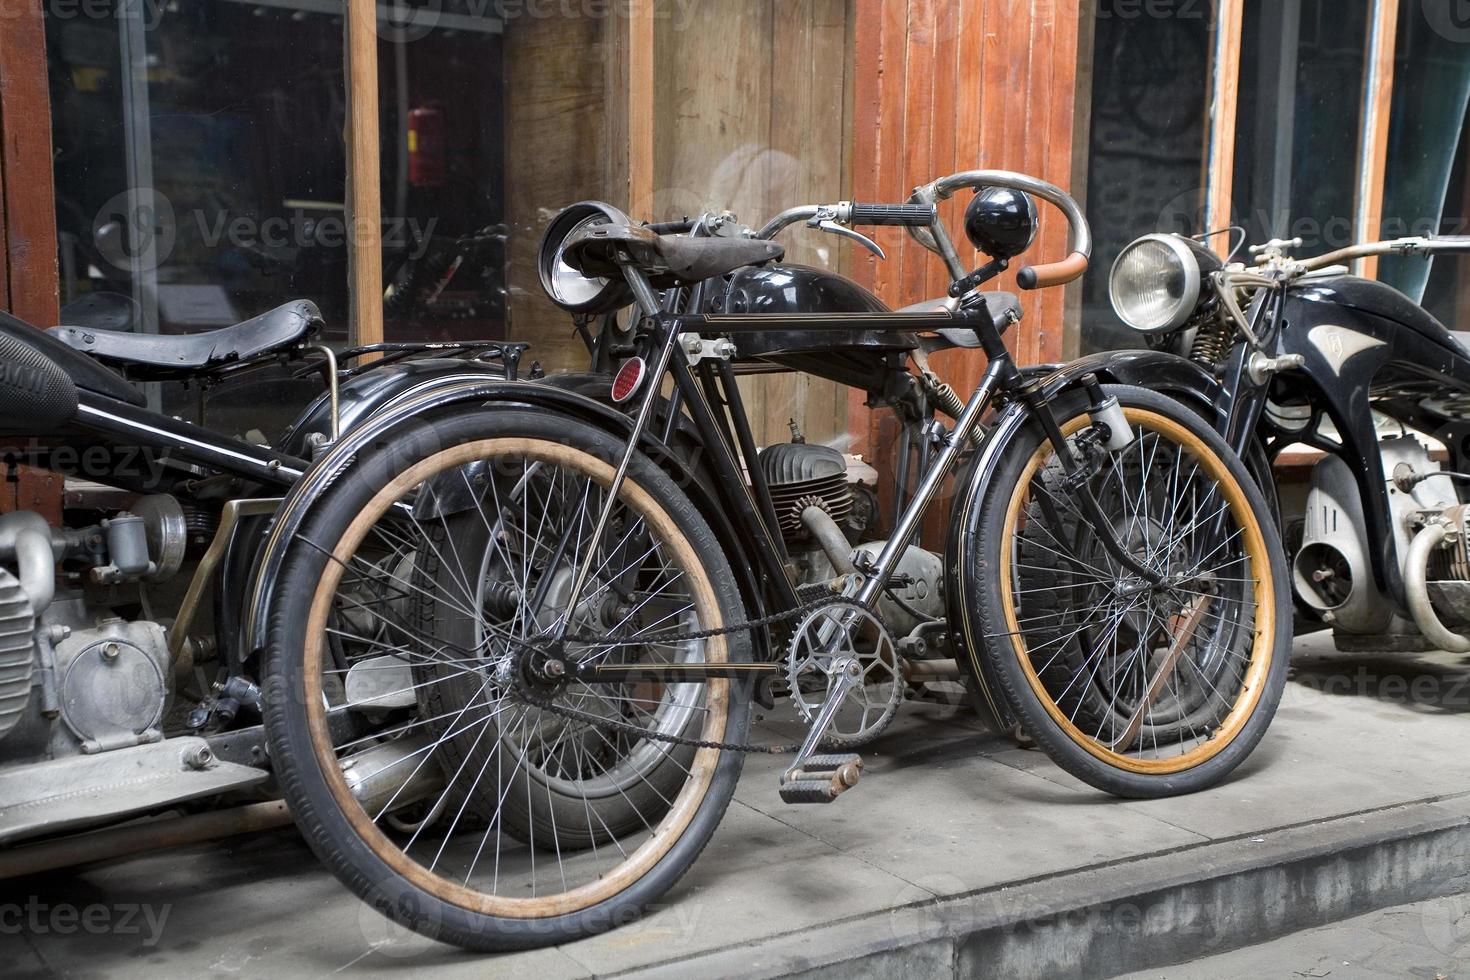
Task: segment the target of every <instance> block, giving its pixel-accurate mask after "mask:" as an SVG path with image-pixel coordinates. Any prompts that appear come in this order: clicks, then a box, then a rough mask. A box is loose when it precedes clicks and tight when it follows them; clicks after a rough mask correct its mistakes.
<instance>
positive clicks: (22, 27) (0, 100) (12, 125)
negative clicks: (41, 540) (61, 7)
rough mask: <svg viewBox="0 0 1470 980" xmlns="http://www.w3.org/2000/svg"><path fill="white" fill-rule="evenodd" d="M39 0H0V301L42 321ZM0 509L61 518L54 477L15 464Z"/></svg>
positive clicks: (48, 183)
mask: <svg viewBox="0 0 1470 980" xmlns="http://www.w3.org/2000/svg"><path fill="white" fill-rule="evenodd" d="M41 9H42V8H41V3H40V0H0V309H5V310H9V311H10V312H12V313H14V314H15V315H16V316H18V317H20V318H21V319H23V320H27V321H29V322H31V323H34V324H36V325H37V326H38V327H47V326H51V325H53V324H55V323H56V321H57V320H58V319H59V318H60V292H59V290H60V285H59V279H60V273H59V271H58V269H57V264H56V214H55V202H56V195H55V192H54V190H53V187H54V183H55V181H54V177H53V174H52V170H51V96H50V92H49V90H48V88H47V81H46V31H45V22H44V20H43V19H42V12H41ZM9 476H10V474H9V473H7V474H6V477H7V478H6V479H5V480H4V481H3V482H0V512H9V511H14V510H34V511H38V512H39V513H41V514H42V515H43V516H44V517H46V518H48V519H50V520H53V521H59V520H60V518H61V493H62V486H61V478H60V477H58V476H56V475H55V474H53V473H49V472H46V471H44V470H38V469H32V468H30V467H26V466H21V467H19V468H18V469H17V470H16V472H15V478H14V479H9V478H8V477H9Z"/></svg>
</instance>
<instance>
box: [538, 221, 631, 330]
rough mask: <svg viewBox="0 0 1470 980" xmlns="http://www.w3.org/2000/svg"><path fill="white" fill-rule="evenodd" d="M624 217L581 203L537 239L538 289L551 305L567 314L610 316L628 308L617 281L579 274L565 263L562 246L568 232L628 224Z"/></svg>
mask: <svg viewBox="0 0 1470 980" xmlns="http://www.w3.org/2000/svg"><path fill="white" fill-rule="evenodd" d="M631 223H632V222H631V220H630V219H629V218H628V216H627V215H626V214H624V213H623V212H621V211H619V210H618V209H617V208H615V207H613V206H612V205H611V204H603V203H602V202H601V201H582V202H581V203H579V204H573V205H571V206H570V207H568V208H565V209H563V210H562V212H561V213H560V214H558V215H557V216H556V217H555V218H553V219H552V221H551V224H550V225H548V226H547V228H546V234H545V235H544V236H542V238H541V253H540V257H539V259H538V262H537V264H538V266H539V269H540V273H541V288H542V289H544V290H546V295H547V296H550V297H551V300H552V302H554V303H555V304H556V305H557V306H560V307H561V308H562V309H564V310H566V311H568V312H569V313H583V314H598V313H610V312H612V311H613V310H616V309H618V308H619V307H623V306H626V305H628V303H629V302H630V301H631V299H632V294H631V293H630V292H629V290H628V284H627V283H625V282H623V281H621V280H612V279H603V278H600V277H597V276H587V275H583V274H582V272H581V270H579V269H575V268H573V267H572V266H571V265H570V264H568V263H567V260H566V255H565V252H566V243H567V239H569V238H571V236H572V233H573V232H576V231H578V230H580V229H582V228H586V227H587V226H589V225H607V224H631Z"/></svg>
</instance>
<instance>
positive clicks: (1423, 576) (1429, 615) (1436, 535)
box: [1404, 521, 1470, 653]
mask: <svg viewBox="0 0 1470 980" xmlns="http://www.w3.org/2000/svg"><path fill="white" fill-rule="evenodd" d="M1445 533H1446V528H1445V525H1444V524H1443V523H1442V522H1440V521H1434V522H1432V523H1430V524H1426V525H1425V526H1424V530H1422V531H1420V532H1419V533H1418V534H1416V535H1414V540H1413V542H1412V543H1410V545H1409V556H1408V558H1406V559H1405V560H1404V592H1405V597H1406V598H1407V599H1408V600H1409V614H1410V615H1411V616H1413V617H1414V625H1415V626H1418V627H1419V632H1421V633H1423V634H1424V638H1425V639H1427V640H1428V641H1429V642H1430V643H1433V644H1434V645H1435V646H1437V647H1439V648H1440V649H1441V650H1447V651H1449V652H1450V653H1470V638H1466V637H1464V636H1461V635H1460V634H1459V633H1456V632H1453V631H1452V630H1450V629H1449V628H1448V627H1447V626H1445V624H1444V623H1443V622H1442V621H1441V620H1440V618H1439V614H1438V613H1436V612H1435V611H1434V603H1433V602H1431V601H1430V599H1429V559H1430V558H1431V557H1432V556H1433V555H1434V551H1435V549H1436V548H1438V547H1439V546H1440V545H1441V544H1443V543H1444V539H1445Z"/></svg>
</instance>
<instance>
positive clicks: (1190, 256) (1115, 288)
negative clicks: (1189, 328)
mask: <svg viewBox="0 0 1470 980" xmlns="http://www.w3.org/2000/svg"><path fill="white" fill-rule="evenodd" d="M1201 278H1202V275H1201V272H1200V264H1199V260H1198V259H1197V258H1196V257H1195V253H1194V249H1193V248H1192V247H1191V243H1190V242H1189V241H1187V240H1186V239H1183V238H1180V237H1178V236H1177V235H1144V236H1143V237H1142V238H1140V239H1138V240H1137V241H1135V242H1133V243H1132V244H1131V245H1129V246H1128V247H1127V248H1125V249H1123V251H1122V253H1121V254H1120V255H1119V256H1118V261H1117V262H1115V263H1113V274H1112V278H1111V280H1110V281H1109V283H1108V293H1109V295H1110V296H1111V297H1112V300H1113V310H1114V311H1115V312H1116V313H1117V314H1118V317H1119V318H1120V319H1121V320H1122V321H1123V322H1124V323H1126V324H1128V326H1130V327H1132V328H1133V329H1134V330H1138V331H1140V332H1142V333H1164V332H1166V331H1169V330H1177V329H1179V328H1180V327H1182V326H1184V324H1185V323H1186V322H1187V321H1188V320H1189V317H1190V314H1192V313H1193V312H1194V309H1195V306H1196V305H1198V303H1199V294H1200V281H1201Z"/></svg>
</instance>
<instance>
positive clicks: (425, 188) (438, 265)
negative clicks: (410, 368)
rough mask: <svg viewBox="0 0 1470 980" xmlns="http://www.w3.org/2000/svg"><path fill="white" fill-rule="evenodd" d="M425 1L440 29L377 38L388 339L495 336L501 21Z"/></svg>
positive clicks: (501, 331)
mask: <svg viewBox="0 0 1470 980" xmlns="http://www.w3.org/2000/svg"><path fill="white" fill-rule="evenodd" d="M473 6H474V5H467V6H466V9H469V8H470V7H473ZM482 7H483V9H484V10H487V11H489V10H494V9H495V8H494V7H493V6H490V5H482ZM430 9H431V10H443V11H447V12H448V13H445V14H444V15H442V17H441V18H440V19H441V20H443V21H444V22H445V25H446V26H438V27H436V28H435V29H433V30H431V31H427V32H425V31H422V30H408V31H405V32H403V33H401V34H398V35H396V36H395V34H394V32H393V31H391V30H387V29H385V30H384V31H383V32H382V33H383V34H384V35H386V39H385V40H384V41H383V42H382V43H380V44H379V46H378V78H379V106H380V118H381V120H382V123H381V140H382V143H381V150H382V155H381V160H382V177H383V214H384V223H383V263H384V285H385V286H386V287H387V296H386V299H385V306H384V313H385V316H386V323H385V325H384V332H385V334H386V338H387V339H388V340H390V341H422V340H431V341H446V340H485V339H500V338H503V337H504V336H505V335H506V281H505V263H506V258H505V243H506V228H505V220H506V219H505V162H504V153H505V150H506V139H505V134H504V129H505V120H504V115H505V113H504V108H503V93H504V90H505V85H504V83H503V82H502V79H503V78H504V77H505V67H504V51H503V30H504V26H503V24H502V23H501V21H499V20H498V19H496V18H494V17H491V16H486V15H479V14H475V15H471V14H467V13H466V14H459V13H455V12H456V11H457V10H458V9H459V8H458V7H457V6H456V5H454V4H447V5H443V6H442V7H432V8H430ZM451 15H452V16H451ZM420 35H422V36H420ZM569 56H570V54H569Z"/></svg>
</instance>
